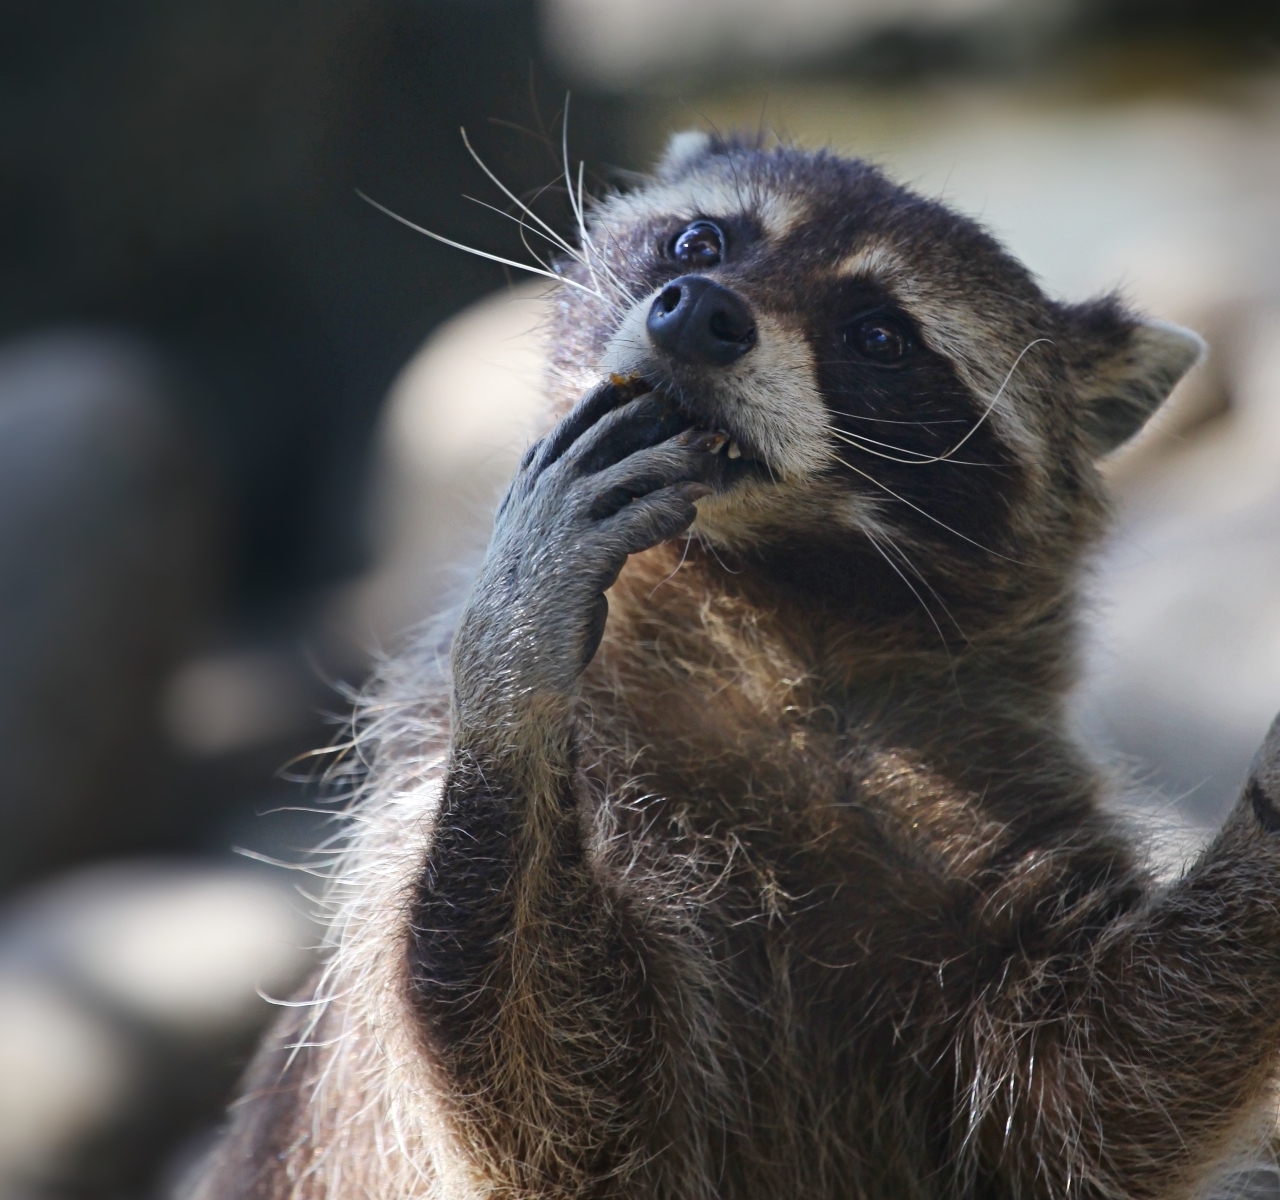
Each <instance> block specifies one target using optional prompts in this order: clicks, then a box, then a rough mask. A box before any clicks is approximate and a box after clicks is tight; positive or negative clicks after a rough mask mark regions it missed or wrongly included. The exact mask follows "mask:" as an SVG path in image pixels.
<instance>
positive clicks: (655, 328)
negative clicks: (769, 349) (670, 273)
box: [645, 275, 756, 367]
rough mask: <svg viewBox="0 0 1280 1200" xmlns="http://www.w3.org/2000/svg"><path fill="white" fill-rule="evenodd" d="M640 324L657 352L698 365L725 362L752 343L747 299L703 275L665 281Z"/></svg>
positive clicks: (753, 325) (752, 322) (753, 330)
mask: <svg viewBox="0 0 1280 1200" xmlns="http://www.w3.org/2000/svg"><path fill="white" fill-rule="evenodd" d="M645 327H646V328H647V329H648V330H649V338H650V340H651V341H652V342H653V344H654V345H655V346H657V347H658V349H659V350H662V351H665V352H666V353H667V354H670V355H671V356H672V358H678V359H680V360H681V361H682V362H687V363H697V364H699V365H702V366H707V365H710V366H718V367H723V366H727V365H728V364H729V363H731V362H733V361H734V360H735V359H738V358H741V357H742V356H743V355H744V354H746V352H747V351H748V350H750V349H751V347H752V346H754V345H755V344H756V323H755V320H754V319H753V318H752V316H751V310H750V309H749V308H748V307H747V305H746V302H745V301H744V300H743V299H742V298H741V297H739V296H737V295H735V294H734V293H733V292H731V291H730V290H729V289H728V288H726V287H721V286H720V285H719V284H718V283H715V282H713V281H712V280H710V279H708V278H707V277H706V276H705V275H681V276H680V278H679V279H673V280H672V281H671V282H670V283H669V284H667V286H666V287H665V288H663V290H662V292H661V293H660V294H659V296H658V298H657V299H656V300H655V301H654V302H653V307H652V308H650V309H649V319H648V320H647V321H646V322H645Z"/></svg>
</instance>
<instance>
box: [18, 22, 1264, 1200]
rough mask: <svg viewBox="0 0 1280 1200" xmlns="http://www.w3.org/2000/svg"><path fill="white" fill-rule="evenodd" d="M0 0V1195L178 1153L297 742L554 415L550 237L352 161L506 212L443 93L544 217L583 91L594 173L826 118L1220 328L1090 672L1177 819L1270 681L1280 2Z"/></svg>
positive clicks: (283, 976) (1142, 466) (1053, 250)
mask: <svg viewBox="0 0 1280 1200" xmlns="http://www.w3.org/2000/svg"><path fill="white" fill-rule="evenodd" d="M0 13H2V14H3V25H2V26H0V28H3V31H4V34H3V37H0V819H2V822H3V823H2V825H0V828H2V829H3V836H2V837H0V1200H10V1198H15V1200H16V1198H29V1200H38V1198H46V1197H47V1198H54V1197H67V1198H73V1197H84V1198H90V1197H93V1198H96V1197H102V1198H107V1197H111V1198H115V1197H119V1198H121V1200H123V1198H126V1197H127V1198H139V1200H142V1198H148V1197H153V1196H160V1195H163V1194H165V1192H166V1190H167V1189H168V1188H170V1187H172V1186H173V1184H174V1182H175V1181H176V1180H177V1179H179V1178H180V1177H181V1175H182V1173H183V1171H184V1170H186V1169H187V1168H188V1167H189V1165H190V1164H191V1163H192V1162H194V1161H195V1160H196V1159H197V1158H198V1156H199V1154H200V1152H201V1150H202V1149H203V1148H204V1146H205V1145H207V1143H208V1139H209V1137H210V1136H211V1133H212V1131H213V1130H214V1129H215V1128H216V1125H217V1122H218V1119H219V1112H220V1110H221V1107H222V1105H223V1104H224V1103H225V1101H226V1098H227V1096H228V1094H229V1092H230V1090H231V1089H232V1087H233V1085H234V1082H235V1079H236V1076H237V1074H238V1072H239V1071H240V1070H241V1069H242V1067H243V1064H244V1062H245V1060H246V1057H247V1055H248V1054H249V1052H250V1050H251V1048H252V1045H253V1042H254V1040H255V1038H256V1037H257V1035H258V1033H259V1031H260V1030H261V1028H262V1026H263V1024H264V1023H265V1022H266V1021H268V1020H269V1019H270V1016H271V1013H272V1009H271V1006H270V1004H269V1002H268V998H270V997H273V996H274V997H281V996H285V995H287V994H288V993H289V991H290V990H291V989H292V988H293V987H295V986H296V985H297V984H298V982H299V981H300V979H301V978H303V976H304V975H305V974H306V972H307V971H308V969H309V967H310V965H311V963H312V961H313V954H314V947H315V945H316V943H317V941H318V940H319V938H320V936H321V930H320V929H319V927H318V926H317V925H315V924H314V923H313V922H312V921H311V919H310V916H309V913H310V911H311V906H310V905H309V902H308V901H307V899H306V892H307V891H308V886H307V885H308V884H311V885H314V886H317V887H318V886H319V884H318V883H317V882H316V881H314V880H311V879H310V878H309V877H307V876H305V875H302V876H299V874H298V873H297V872H290V871H287V870H285V869H283V868H278V867H274V866H272V865H271V864H272V863H275V862H284V863H290V862H293V863H297V862H300V861H305V857H306V856H305V851H306V850H307V849H308V848H309V847H311V846H314V845H315V844H317V843H318V842H319V841H320V840H322V839H323V838H324V837H326V836H328V834H329V832H330V828H331V827H330V821H331V817H330V809H331V808H332V797H331V796H327V795H326V793H325V790H324V788H323V787H322V786H321V785H320V784H319V783H317V782H316V776H317V774H318V772H319V771H321V770H322V768H323V759H322V758H321V759H315V758H307V757H300V756H306V755H307V754H308V752H310V751H313V750H315V749H316V748H318V747H322V746H324V745H326V744H327V743H329V742H330V741H332V740H333V739H334V738H335V737H337V736H340V734H341V719H342V716H343V714H344V712H345V711H346V710H347V709H348V707H349V702H348V700H347V699H346V698H345V697H346V695H347V694H348V693H349V691H350V689H353V688H358V687H359V686H360V685H361V683H362V681H363V680H364V679H365V677H366V676H367V674H368V672H369V670H370V668H371V665H372V664H373V662H374V661H375V660H376V658H377V656H378V655H379V654H381V653H384V652H386V651H388V650H391V649H394V647H395V646H396V645H397V643H398V641H399V639H400V638H401V637H402V636H403V632H404V630H405V629H406V628H408V627H409V626H411V625H413V624H414V623H415V622H417V621H420V620H423V619H425V618H427V617H429V616H430V615H431V614H432V613H433V612H434V611H436V610H437V609H439V608H440V607H441V606H442V605H444V604H446V603H447V602H448V601H449V599H450V598H451V597H453V596H456V594H457V592H458V590H459V589H460V588H461V587H463V586H465V582H466V577H467V563H468V562H470V561H474V555H475V553H476V551H477V549H478V548H479V547H482V546H483V543H484V539H485V536H486V530H487V524H488V519H489V515H488V514H489V511H490V508H491V505H492V503H493V500H494V497H495V493H496V492H497V491H498V490H499V488H500V487H501V485H502V483H503V482H504V480H505V478H506V477H507V476H508V475H509V473H510V471H511V470H512V468H513V465H514V461H515V457H516V456H517V455H518V453H519V451H520V449H521V448H522V447H523V446H524V445H525V444H526V443H527V440H528V438H529V437H530V435H531V431H532V430H533V429H534V427H535V426H536V422H537V405H538V373H539V354H540V349H539V333H538V330H539V321H540V316H539V299H538V297H539V296H540V294H541V291H540V288H539V286H538V285H537V283H536V281H535V282H534V283H533V284H530V283H528V282H525V281H524V280H523V279H522V278H520V277H518V273H516V272H511V271H508V270H506V269H504V268H503V267H501V266H499V265H497V264H495V263H493V262H491V261H486V260H484V259H480V258H476V257H470V256H467V255H465V254H462V253H460V252H458V251H455V250H451V249H449V248H447V247H445V246H442V245H440V244H439V243H436V242H432V241H430V240H428V239H426V238H423V237H421V236H419V235H416V234H414V233H412V232H411V231H410V230H408V229H406V228H405V227H404V226H403V225H400V224H397V223H396V222H394V221H392V220H390V219H389V218H388V217H386V216H385V215H383V214H382V213H380V212H378V211H377V210H375V209H374V208H372V207H370V206H369V205H366V204H364V203H362V202H361V201H360V199H359V198H358V197H357V196H356V194H355V190H356V189H357V188H358V189H360V190H361V191H363V192H365V193H367V194H369V195H370V196H372V197H373V198H374V199H376V200H378V201H379V202H380V203H382V204H385V205H387V206H389V207H390V208H392V209H394V210H395V211H397V212H399V213H402V214H403V215H404V216H405V217H406V218H408V219H410V220H412V221H414V222H416V223H418V224H421V225H424V226H426V227H427V228H430V229H432V230H435V231H437V232H439V233H442V234H445V235H447V236H449V237H451V238H455V239H457V240H460V241H464V242H467V243H468V244H471V245H474V246H477V247H480V248H483V249H484V250H486V251H489V252H492V253H495V254H498V255H502V256H506V257H512V258H517V259H520V260H522V261H529V258H528V253H527V251H526V250H525V249H524V248H523V247H522V245H521V242H520V238H519V230H518V228H517V226H516V224H515V223H514V222H513V221H510V220H508V219H507V217H508V216H509V215H510V214H511V213H512V212H513V211H514V206H513V205H512V204H511V203H510V202H509V201H508V200H507V198H505V197H504V196H503V195H502V194H501V192H499V191H498V190H497V189H496V188H495V187H494V186H493V184H492V183H491V182H490V181H489V180H488V179H487V178H486V177H485V175H484V173H483V171H482V170H481V169H480V167H479V166H478V165H477V164H476V163H475V162H474V161H472V159H471V158H470V157H469V156H468V153H467V149H466V147H465V146H464V144H463V141H462V139H461V137H460V135H459V128H460V127H462V126H465V127H466V128H467V130H468V134H469V137H470V139H471V141H472V143H473V145H474V146H475V148H476V150H477V151H478V153H479V154H480V155H481V156H482V157H483V158H484V160H485V162H486V163H488V164H489V166H490V167H492V169H493V170H494V171H495V172H496V174H497V175H498V176H499V177H500V178H501V179H502V180H503V181H504V182H505V183H506V184H507V185H508V186H509V187H510V188H511V190H512V191H513V192H515V193H516V194H517V195H520V196H522V197H524V198H526V199H528V200H529V202H530V203H533V204H534V205H535V206H536V207H537V209H538V211H539V212H540V213H541V214H542V215H543V216H544V217H545V219H546V220H548V221H549V222H551V223H552V224H554V225H556V226H557V227H559V228H562V229H564V230H566V231H568V229H569V228H570V211H569V206H568V204H567V203H566V193H565V190H564V186H563V174H562V172H563V167H564V163H563V160H562V158H561V131H562V125H563V122H564V117H565V112H564V110H565V106H566V103H567V97H568V96H569V95H570V94H571V96H572V99H571V102H568V103H569V115H568V146H569V155H570V157H571V160H572V170H573V171H574V172H575V173H576V170H577V163H578V162H579V161H580V160H581V161H585V162H586V164H587V181H588V184H587V186H588V189H589V190H590V189H595V190H599V189H601V188H603V187H607V186H610V185H613V184H618V183H621V182H625V181H626V179H627V178H628V175H627V173H628V172H630V171H634V170H637V169H644V167H645V166H647V165H648V164H649V163H651V162H652V160H653V158H654V156H655V155H656V154H657V153H658V152H659V150H660V149H661V147H662V145H663V143H664V142H665V139H666V138H667V136H668V135H669V134H670V133H671V132H673V131H675V130H679V129H684V128H688V127H695V126H698V127H712V128H716V129H719V130H722V131H727V130H731V129H735V128H737V129H741V128H746V129H748V130H751V131H754V130H757V129H760V128H763V129H765V130H766V131H768V132H771V133H774V134H776V135H778V136H782V137H790V138H794V139H796V140H797V141H799V142H801V143H804V144H807V145H810V146H821V145H830V146H833V147H834V148H836V149H838V150H841V151H845V152H850V153H855V154H861V155H864V156H868V157H871V158H873V159H875V160H877V161H879V162H880V163H882V164H884V165H885V166H886V167H887V168H888V169H889V170H890V171H891V172H892V173H893V174H895V175H896V176H897V177H898V178H900V179H902V180H903V181H905V182H908V183H911V184H913V185H914V186H916V187H917V188H919V189H921V190H923V191H925V192H927V193H929V194H932V195H936V196H941V197H943V198H945V199H946V200H947V201H948V202H950V203H951V204H953V205H955V206H957V207H958V208H960V209H962V210H964V211H966V212H969V213H972V214H974V215H976V216H978V217H980V218H981V219H983V220H984V221H985V222H986V223H987V224H988V225H989V226H991V227H992V228H993V229H994V230H995V232H996V233H997V234H998V235H1000V236H1001V237H1002V238H1004V239H1005V241H1006V242H1007V243H1008V244H1009V246H1010V247H1011V249H1012V250H1013V251H1014V252H1015V253H1016V254H1018V255H1019V256H1020V257H1022V258H1023V259H1024V260H1025V261H1026V262H1027V263H1028V264H1029V265H1030V266H1031V267H1032V268H1033V269H1034V270H1035V271H1036V272H1037V273H1038V274H1039V275H1040V276H1041V278H1042V280H1043V281H1044V284H1045V286H1046V287H1047V288H1048V289H1049V290H1050V291H1051V292H1052V293H1055V294H1058V295H1061V296H1063V297H1065V298H1070V299H1081V298H1083V297H1085V296H1087V295H1089V294H1091V293H1095V292H1099V291H1103V290H1107V289H1110V288H1113V287H1116V286H1119V287H1121V288H1122V289H1123V290H1124V292H1125V293H1126V294H1127V295H1128V296H1129V297H1130V298H1131V299H1132V300H1133V301H1135V302H1136V303H1137V304H1139V305H1141V306H1143V307H1144V308H1146V309H1147V310H1148V311H1150V312H1152V313H1153V314H1155V315H1157V316H1160V317H1163V318H1166V319H1170V320H1175V321H1179V322H1181V323H1184V324H1187V325H1190V326H1192V327H1193V328H1195V329H1197V330H1199V331H1200V332H1201V333H1203V334H1204V335H1205V336H1206V338H1207V340H1208V342H1209V344H1210V348H1211V354H1210V358H1209V360H1208V362H1207V363H1206V364H1205V365H1204V366H1203V367H1201V368H1200V369H1199V370H1198V371H1197V372H1196V373H1195V374H1194V375H1193V376H1192V377H1191V378H1190V379H1189V380H1188V381H1187V382H1186V383H1185V384H1184V385H1183V386H1182V387H1181V388H1180V389H1179V391H1178V393H1177V394H1176V396H1175V398H1174V400H1173V401H1172V402H1171V403H1170V405H1169V406H1168V409H1167V411H1166V412H1165V413H1164V414H1162V416H1161V417H1160V418H1158V420H1157V421H1156V423H1155V425H1154V426H1153V428H1152V429H1151V430H1150V431H1149V432H1148V433H1146V434H1145V435H1144V436H1143V437H1142V438H1140V439H1139V440H1138V442H1137V443H1136V444H1135V445H1133V446H1131V447H1130V448H1128V449H1126V450H1125V451H1124V452H1122V453H1121V454H1120V455H1119V456H1117V457H1116V459H1115V460H1114V461H1112V462H1110V463H1108V464H1107V470H1108V472H1109V473H1110V475H1111V477H1112V480H1113V483H1114V486H1115V489H1116V494H1117V497H1118V502H1119V526H1118V529H1117V531H1116V534H1115V536H1114V537H1113V538H1112V540H1111V542H1110V543H1109V544H1108V546H1107V548H1106V551H1105V553H1104V555H1103V557H1102V560H1101V562H1100V563H1099V567H1098V570H1097V572H1096V574H1095V576H1094V578H1093V580H1092V581H1091V604H1092V607H1093V612H1094V619H1093V623H1092V624H1093V632H1092V633H1091V635H1090V643H1089V645H1088V647H1087V662H1088V670H1087V672H1086V677H1085V679H1084V681H1083V683H1082V685H1081V689H1080V694H1079V698H1078V704H1077V718H1078V721H1079V724H1080V728H1081V730H1082V732H1083V733H1084V734H1085V736H1086V737H1088V738H1089V739H1090V740H1091V742H1092V743H1093V744H1094V745H1095V746H1096V747H1097V748H1098V750H1099V753H1102V754H1105V755H1107V756H1108V757H1109V758H1110V759H1111V760H1112V761H1113V762H1115V763H1117V764H1118V767H1119V768H1120V769H1122V770H1123V771H1125V772H1126V773H1127V775H1128V778H1129V779H1130V781H1131V787H1130V795H1129V801H1128V802H1129V803H1130V804H1132V805H1133V806H1134V807H1135V808H1136V809H1138V810H1139V811H1141V812H1142V813H1144V814H1146V815H1147V816H1148V817H1149V818H1150V819H1152V820H1154V821H1155V822H1156V824H1157V825H1158V826H1159V827H1160V828H1161V829H1163V830H1164V831H1165V832H1166V833H1167V834H1168V837H1167V845H1168V855H1167V857H1168V860H1169V862H1170V863H1172V864H1173V865H1176V864H1177V862H1179V861H1181V859H1180V857H1179V856H1180V855H1182V854H1184V853H1185V852H1186V851H1187V849H1188V848H1189V847H1192V846H1194V845H1195V843H1196V842H1197V840H1198V839H1202V838H1203V837H1204V835H1205V834H1206V833H1207V832H1208V831H1210V830H1212V829H1213V827H1214V826H1215V824H1216V823H1217V822H1218V821H1220V820H1221V818H1222V816H1223V814H1224V812H1225V811H1226V809H1227V807H1228V806H1229V805H1230V803H1231V802H1232V799H1233V794H1234V791H1235V789H1236V788H1237V787H1238V784H1239V782H1240V780H1241V778H1242V776H1243V773H1244V771H1245V769H1246V767H1247V764H1248V760H1249V757H1250V755H1251V754H1252V752H1253V749H1254V748H1255V747H1256V745H1257V744H1258V742H1259V741H1260V739H1261V737H1262V734H1263V733H1264V731H1265V729H1266V726H1267V724H1268V722H1269V720H1270V718H1271V716H1272V714H1273V713H1274V712H1275V711H1276V710H1277V709H1280V6H1277V5H1275V4H1274V3H1271V4H1266V5H1262V4H1254V3H1249V2H1248V0H1215V2H1213V3H1209V2H1208V0H897V2H896V3H895V2H883V0H882V2H881V3H870V2H868V0H788V2H785V3H782V2H779V0H699V2H698V3H697V4H689V3H687V2H683V0H541V2H535V0H310V3H307V4H303V3H301V0H266V2H264V0H253V2H251V0H117V2H116V3H110V4H101V3H89V2H87V0H43V2H42V3H39V4H37V3H34V2H31V0H4V2H3V5H2V7H0ZM472 197H474V198H475V199H474V200H473V199H471V198H472ZM476 201H482V202H483V203H477V202H476ZM485 205H492V206H494V207H495V208H496V209H497V210H498V211H493V209H491V208H486V207H485ZM326 806H328V807H326ZM300 878H301V880H302V883H301V885H300V884H299V879H300Z"/></svg>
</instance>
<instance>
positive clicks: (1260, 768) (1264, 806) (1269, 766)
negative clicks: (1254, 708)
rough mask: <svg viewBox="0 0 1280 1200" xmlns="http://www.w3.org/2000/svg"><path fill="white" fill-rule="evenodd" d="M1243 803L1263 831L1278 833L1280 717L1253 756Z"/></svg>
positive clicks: (1279, 827)
mask: <svg viewBox="0 0 1280 1200" xmlns="http://www.w3.org/2000/svg"><path fill="white" fill-rule="evenodd" d="M1244 800H1245V802H1246V803H1248V804H1249V806H1250V807H1251V808H1252V809H1253V815H1254V816H1255V817H1256V818H1257V820H1258V824H1259V825H1261V826H1262V828H1263V829H1265V830H1266V831H1267V832H1268V833H1280V717H1277V718H1276V719H1275V721H1273V722H1272V724H1271V729H1270V731H1269V732H1268V733H1267V737H1266V741H1264V742H1263V743H1262V748H1261V749H1260V750H1259V751H1258V753H1257V754H1256V755H1254V759H1253V765H1252V766H1251V767H1250V768H1249V782H1248V783H1246V784H1245V787H1244Z"/></svg>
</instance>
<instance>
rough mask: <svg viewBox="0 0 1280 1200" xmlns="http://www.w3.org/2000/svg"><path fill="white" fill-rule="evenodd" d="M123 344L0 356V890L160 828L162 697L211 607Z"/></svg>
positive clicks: (197, 537)
mask: <svg viewBox="0 0 1280 1200" xmlns="http://www.w3.org/2000/svg"><path fill="white" fill-rule="evenodd" d="M171 411H172V404H171V397H170V385H169V384H168V383H167V382H166V381H165V379H164V377H163V375H162V372H161V370H160V368H159V366H158V365H157V363H156V362H155V361H154V360H153V359H152V358H151V357H150V356H149V355H148V354H147V353H146V351H144V350H143V349H142V348H141V347H140V346H138V345H135V344H133V343H131V342H128V341H125V340H122V339H117V338H113V337H108V336H103V335H90V334H80V333H67V334H61V335H50V336H44V337H38V338H31V339H28V340H25V341H20V342H10V343H8V344H6V345H4V346H3V347H0V820H2V821H3V825H4V829H5V837H4V839H3V841H2V842H0V889H3V888H8V887H12V886H13V885H14V884H15V883H17V882H19V881H21V880H23V879H26V878H29V877H32V876H34V875H35V874H37V873H39V872H41V871H43V870H47V869H48V868H49V867H50V866H52V865H56V864H58V863H65V862H69V861H74V860H75V859H76V858H79V857H83V856H85V855H87V854H89V853H94V852H98V853H100V852H102V851H103V850H106V849H110V848H111V847H112V846H114V845H130V844H137V843H138V842H139V841H142V843H143V844H145V843H146V839H147V836H148V833H147V831H148V829H149V827H150V828H153V829H156V830H158V829H159V827H160V826H161V825H163V795H162V775H163V769H164V768H163V763H164V755H163V751H162V743H161V740H160V734H159V721H158V708H159V699H158V697H159V695H160V689H161V687H162V684H163V681H164V680H165V678H166V677H167V676H168V674H169V673H170V672H171V670H172V669H173V665H174V663H175V662H176V660H177V658H178V656H179V654H180V652H181V651H182V649H183V648H184V647H185V646H186V645H187V644H189V642H190V641H191V639H192V637H193V636H194V633H195V631H196V629H197V628H198V627H199V625H200V621H201V614H202V613H203V612H205V611H207V608H208V606H209V605H210V603H211V600H212V592H213V582H214V578H215V577H216V576H215V571H216V568H215V567H214V566H213V561H214V559H215V556H214V554H213V551H214V548H215V546H216V539H215V537H214V535H213V532H212V530H213V525H212V518H211V515H210V514H211V511H212V505H211V502H210V498H209V495H208V488H207V486H206V484H205V483H204V480H203V476H202V475H201V473H200V472H199V471H198V470H197V469H196V468H195V466H194V464H193V462H192V460H191V457H190V455H189V454H188V453H187V451H186V449H185V446H184V442H183V439H182V437H181V436H180V435H179V433H178V431H177V430H176V429H175V428H174V427H173V425H172V423H171V421H170V418H169V413H170V412H171Z"/></svg>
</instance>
